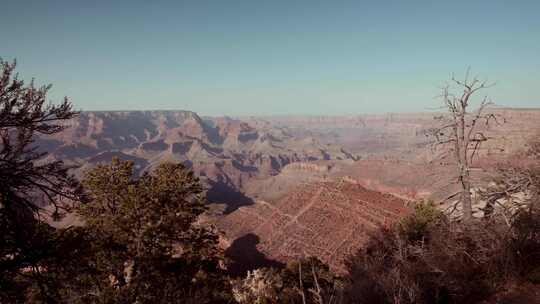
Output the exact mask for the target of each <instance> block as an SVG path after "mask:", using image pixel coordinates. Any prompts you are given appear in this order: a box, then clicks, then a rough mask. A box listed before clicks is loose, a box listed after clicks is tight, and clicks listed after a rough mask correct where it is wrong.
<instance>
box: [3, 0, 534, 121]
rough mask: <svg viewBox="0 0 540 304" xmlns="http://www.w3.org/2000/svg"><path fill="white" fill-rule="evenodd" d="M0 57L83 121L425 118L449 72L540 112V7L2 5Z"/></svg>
mask: <svg viewBox="0 0 540 304" xmlns="http://www.w3.org/2000/svg"><path fill="white" fill-rule="evenodd" d="M0 56H1V57H2V58H3V59H5V60H11V59H13V58H16V59H17V60H18V63H19V68H18V70H19V72H20V74H21V76H23V77H24V78H30V77H35V78H36V79H37V80H38V82H41V83H44V82H47V83H52V84H53V85H54V87H53V90H52V95H51V97H53V98H56V99H58V98H60V97H61V96H63V95H67V96H69V97H70V98H71V99H72V101H73V103H74V104H75V105H76V107H77V108H79V109H83V110H118V109H120V110H123V109H188V110H193V111H197V112H200V113H202V114H209V115H221V114H228V115H246V114H344V113H365V112H370V113H372V112H389V111H393V112H397V111H419V110H424V109H426V108H428V107H433V106H434V105H436V103H437V101H436V100H435V99H433V97H434V96H435V95H437V93H438V87H439V86H440V85H441V84H442V83H444V81H445V80H446V79H448V77H449V75H450V73H451V72H455V73H457V74H458V73H463V72H464V71H465V69H466V68H467V66H471V67H472V70H473V72H475V73H478V74H479V75H481V76H485V77H488V78H489V79H492V80H496V81H498V85H497V86H496V87H495V88H493V89H491V90H490V95H491V96H492V97H493V99H494V100H495V101H496V102H497V103H499V104H501V105H506V106H522V107H539V106H540V1H538V0H530V1H518V0H516V1H497V0H491V1H475V0H468V1H457V0H456V1H452V0H449V1H435V0H430V1H412V0H409V1H405V0H403V1H383V0H381V1H360V0H357V1H324V2H323V1H316V0H312V1H294V0H268V1H257V0H246V1H234V0H214V1H206V0H194V1H182V0H178V1H73V0H66V1H46V0H40V1H15V0H11V1H10V0H0Z"/></svg>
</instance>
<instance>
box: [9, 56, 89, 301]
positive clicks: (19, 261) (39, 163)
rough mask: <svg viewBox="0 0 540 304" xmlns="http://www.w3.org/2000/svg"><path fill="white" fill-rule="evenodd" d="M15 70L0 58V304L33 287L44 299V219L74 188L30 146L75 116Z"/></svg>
mask: <svg viewBox="0 0 540 304" xmlns="http://www.w3.org/2000/svg"><path fill="white" fill-rule="evenodd" d="M15 67H16V64H15V62H13V63H9V62H6V61H3V60H1V59H0V302H10V301H15V298H17V297H20V296H22V295H21V293H20V292H19V291H21V290H24V286H27V285H29V284H33V283H35V284H37V285H38V286H39V290H40V292H41V293H42V295H43V297H45V298H48V296H47V295H46V291H47V289H48V288H47V284H48V283H47V282H46V281H45V280H44V279H43V275H42V271H41V269H42V267H43V265H42V262H43V260H44V259H45V258H46V257H47V256H48V255H50V254H51V251H52V250H53V249H54V247H55V243H56V242H57V241H58V240H57V239H56V238H55V236H54V233H53V231H54V229H52V228H51V227H50V226H49V225H48V224H47V223H46V221H45V220H44V216H47V215H52V216H53V217H58V216H59V215H61V213H62V211H63V210H64V209H66V207H68V206H69V205H65V204H63V203H62V202H66V200H68V201H69V202H70V203H71V202H73V201H77V198H78V195H77V194H78V189H79V188H78V185H77V182H76V180H75V179H74V178H73V177H72V176H70V175H69V174H68V168H67V167H66V166H64V164H63V163H62V162H61V161H52V162H45V161H43V158H44V157H45V155H46V152H39V151H38V147H37V146H36V145H35V142H34V140H35V138H36V136H39V135H44V134H45V135H51V134H55V133H58V132H60V131H62V130H63V129H64V128H65V127H66V124H65V121H66V120H69V119H71V118H73V117H74V116H76V115H77V112H75V111H73V110H72V105H71V103H70V102H69V101H68V100H67V98H64V100H63V102H61V103H59V104H52V103H49V101H48V100H47V93H48V91H49V89H50V87H51V86H50V85H48V86H41V87H36V86H35V84H34V81H31V82H30V84H28V85H26V84H25V83H24V81H22V80H21V79H19V78H18V75H16V74H15ZM47 205H49V206H52V208H51V209H50V210H52V212H46V211H45V209H44V208H43V207H44V206H47ZM48 213H52V214H48ZM49 300H50V301H52V300H51V299H49Z"/></svg>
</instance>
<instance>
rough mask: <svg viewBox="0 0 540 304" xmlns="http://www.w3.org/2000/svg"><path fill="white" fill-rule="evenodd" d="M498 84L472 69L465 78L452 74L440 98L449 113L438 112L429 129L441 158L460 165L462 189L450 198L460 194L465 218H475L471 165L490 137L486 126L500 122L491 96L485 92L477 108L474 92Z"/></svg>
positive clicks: (468, 219)
mask: <svg viewBox="0 0 540 304" xmlns="http://www.w3.org/2000/svg"><path fill="white" fill-rule="evenodd" d="M493 85H494V84H488V83H487V82H486V81H481V80H479V79H478V78H476V77H474V78H472V79H470V78H469V70H467V73H466V75H465V78H464V80H458V79H456V78H455V77H453V76H452V78H451V83H450V84H448V85H446V86H444V87H443V88H442V94H441V95H440V98H442V100H443V104H444V105H443V106H442V109H444V110H446V112H447V113H445V114H442V115H439V116H436V117H435V120H436V121H437V126H436V127H434V128H431V129H429V130H428V134H427V135H428V136H430V137H431V138H432V139H433V141H432V145H433V146H432V147H433V148H434V149H435V150H437V151H440V152H441V153H440V154H439V155H438V157H440V158H444V159H448V158H450V159H453V161H454V162H455V165H456V170H457V172H456V176H457V177H456V180H455V181H456V182H457V183H458V185H459V192H457V193H454V194H453V195H451V196H450V197H449V198H453V197H459V203H460V204H461V207H462V210H463V221H465V222H467V221H470V220H471V219H472V197H471V187H472V185H471V167H472V164H473V160H474V158H475V156H477V153H478V150H479V149H480V147H481V145H482V144H483V143H484V142H486V141H488V140H489V139H490V137H489V136H488V135H487V134H486V133H485V130H486V129H487V128H488V127H489V126H490V124H491V123H499V121H500V120H501V119H502V118H500V117H498V115H496V114H493V113H489V112H488V111H487V108H488V107H489V106H491V105H493V102H492V101H491V99H490V98H489V97H487V96H484V97H483V98H482V99H481V101H480V102H479V104H478V106H477V108H476V110H471V108H473V106H474V105H473V100H472V98H473V96H475V94H476V93H478V92H479V91H481V90H483V89H487V88H489V87H491V86H493Z"/></svg>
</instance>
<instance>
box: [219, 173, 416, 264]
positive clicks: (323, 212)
mask: <svg viewBox="0 0 540 304" xmlns="http://www.w3.org/2000/svg"><path fill="white" fill-rule="evenodd" d="M408 212H409V209H408V207H407V206H406V203H405V201H403V200H401V199H399V198H397V197H394V196H392V195H389V194H383V193H380V192H376V191H372V190H368V189H366V188H364V187H362V186H360V185H357V184H354V183H349V182H347V181H344V180H341V181H338V182H313V183H306V184H303V185H300V186H299V187H297V188H296V189H294V190H293V191H290V192H289V193H288V194H287V195H286V196H285V197H283V198H282V199H280V200H278V201H277V202H276V203H269V202H265V201H257V202H256V203H255V204H254V205H251V206H246V207H242V208H239V209H238V210H236V211H235V212H233V213H231V214H229V215H227V216H225V217H224V218H222V219H220V220H218V222H217V226H218V227H219V228H220V229H222V230H223V231H225V232H226V236H227V239H228V240H229V242H230V243H231V244H232V246H231V248H229V250H228V252H229V254H230V255H231V256H233V257H236V258H242V252H251V251H253V248H249V246H256V248H257V250H259V251H260V252H261V253H262V254H264V255H265V256H266V257H268V258H271V259H276V260H278V261H281V262H286V261H288V260H290V259H293V258H298V257H305V256H317V257H319V258H321V259H322V260H323V261H325V262H327V263H329V264H330V265H331V266H332V267H334V268H336V269H341V268H342V266H343V264H342V263H343V258H344V257H346V256H348V255H349V254H350V253H352V252H353V251H355V250H356V249H358V248H359V246H361V244H362V243H363V242H364V241H365V240H366V237H367V234H368V233H369V232H370V231H372V230H374V229H376V228H377V227H380V226H383V225H389V224H391V223H392V222H394V221H396V220H397V219H399V218H400V217H402V216H403V215H405V214H407V213H408ZM250 235H251V236H254V237H256V238H257V239H258V244H253V242H250V243H245V244H242V243H241V242H238V241H236V242H234V241H235V240H242V239H244V238H246V236H250Z"/></svg>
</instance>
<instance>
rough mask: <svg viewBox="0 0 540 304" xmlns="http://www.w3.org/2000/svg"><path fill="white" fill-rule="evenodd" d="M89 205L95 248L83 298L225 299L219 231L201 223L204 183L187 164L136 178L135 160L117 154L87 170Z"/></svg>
mask: <svg viewBox="0 0 540 304" xmlns="http://www.w3.org/2000/svg"><path fill="white" fill-rule="evenodd" d="M83 185H84V186H85V189H86V191H87V196H88V197H87V198H88V202H87V203H86V204H83V205H80V207H79V208H78V209H77V212H78V214H79V215H80V216H81V217H82V219H83V220H84V222H85V226H84V228H81V231H83V232H84V238H86V239H87V240H86V242H89V243H90V245H89V246H88V248H87V252H86V253H85V254H86V256H87V260H86V262H87V265H86V267H81V269H87V271H86V272H82V271H78V272H77V273H74V274H73V275H74V276H75V277H77V280H75V282H91V284H90V286H92V288H86V289H85V290H81V289H80V288H76V286H67V287H66V290H68V291H73V290H80V291H82V292H83V294H79V295H77V298H78V299H81V301H82V302H85V301H88V300H89V299H91V300H92V301H94V302H99V303H225V302H227V300H228V297H229V294H228V293H229V288H228V285H227V284H228V283H227V280H226V278H225V276H224V270H223V269H222V268H221V264H222V257H223V255H222V252H221V251H220V250H219V249H218V247H217V242H218V238H217V235H216V234H215V233H214V231H212V230H210V229H208V228H205V227H203V226H202V225H198V224H197V219H198V217H199V215H200V214H202V213H203V212H204V211H205V210H206V207H205V204H204V200H203V197H202V187H201V185H200V183H199V180H198V179H197V178H196V177H194V176H193V173H192V172H190V171H188V170H187V169H186V168H184V166H183V165H181V164H172V163H164V164H161V165H159V166H158V167H157V168H156V169H155V170H153V171H152V172H151V173H144V174H143V175H142V176H141V177H138V178H134V177H133V163H131V162H128V161H121V160H119V159H113V161H112V163H110V164H107V165H98V166H97V167H95V168H93V169H91V170H89V171H88V172H86V173H85V175H84V178H83Z"/></svg>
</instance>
